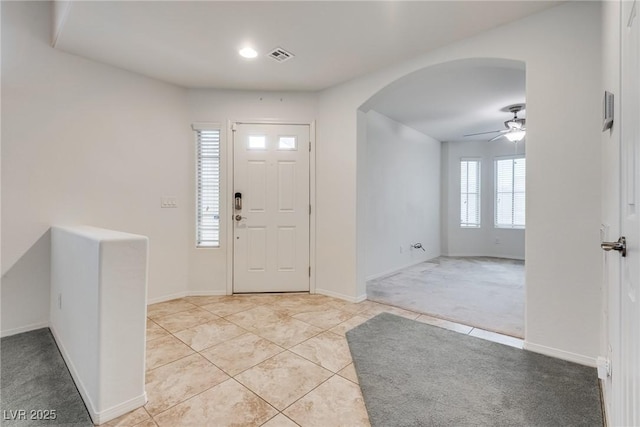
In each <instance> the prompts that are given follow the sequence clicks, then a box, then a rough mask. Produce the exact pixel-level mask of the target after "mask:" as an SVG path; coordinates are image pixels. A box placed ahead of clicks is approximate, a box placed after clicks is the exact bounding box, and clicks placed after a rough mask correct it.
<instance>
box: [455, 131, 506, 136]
mask: <svg viewBox="0 0 640 427" xmlns="http://www.w3.org/2000/svg"><path fill="white" fill-rule="evenodd" d="M496 132H504V131H502V130H490V131H489V132H478V133H470V134H468V135H462V136H463V137H467V136H476V135H486V134H488V133H496Z"/></svg>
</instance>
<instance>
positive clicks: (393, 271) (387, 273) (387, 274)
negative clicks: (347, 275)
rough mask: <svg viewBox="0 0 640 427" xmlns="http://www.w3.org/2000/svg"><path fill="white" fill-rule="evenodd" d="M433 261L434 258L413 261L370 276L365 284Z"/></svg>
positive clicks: (366, 278)
mask: <svg viewBox="0 0 640 427" xmlns="http://www.w3.org/2000/svg"><path fill="white" fill-rule="evenodd" d="M434 258H437V256H436V257H434ZM431 259H433V258H427V259H423V260H420V261H412V262H410V263H409V264H406V265H403V266H400V267H397V268H394V269H393V270H387V271H384V272H382V273H376V274H372V275H370V276H367V277H365V279H364V280H365V282H368V281H369V280H375V279H380V278H383V277H386V276H390V275H392V274H395V273H397V272H398V271H400V270H404V269H405V268H409V267H413V266H414V265H418V264H422V263H423V262H427V261H429V260H431Z"/></svg>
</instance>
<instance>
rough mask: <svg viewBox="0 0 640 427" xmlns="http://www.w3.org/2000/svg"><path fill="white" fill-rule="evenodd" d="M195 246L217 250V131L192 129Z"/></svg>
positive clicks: (218, 156)
mask: <svg viewBox="0 0 640 427" xmlns="http://www.w3.org/2000/svg"><path fill="white" fill-rule="evenodd" d="M194 129H195V132H196V145H197V165H196V174H197V176H196V187H197V193H196V205H197V206H196V246H197V247H199V248H211V247H218V246H220V129H199V128H195V127H194Z"/></svg>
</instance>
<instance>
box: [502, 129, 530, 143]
mask: <svg viewBox="0 0 640 427" xmlns="http://www.w3.org/2000/svg"><path fill="white" fill-rule="evenodd" d="M525 135H526V132H525V131H523V130H512V131H511V132H507V133H505V134H504V136H505V137H507V139H508V140H509V141H511V142H520V141H522V140H523V139H524V136H525Z"/></svg>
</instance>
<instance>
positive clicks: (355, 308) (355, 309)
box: [327, 298, 375, 314]
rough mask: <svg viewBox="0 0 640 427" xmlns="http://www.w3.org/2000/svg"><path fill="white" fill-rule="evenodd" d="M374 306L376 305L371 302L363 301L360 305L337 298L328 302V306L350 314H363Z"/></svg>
mask: <svg viewBox="0 0 640 427" xmlns="http://www.w3.org/2000/svg"><path fill="white" fill-rule="evenodd" d="M374 304H375V303H373V302H371V301H362V302H359V303H352V302H349V301H344V300H340V299H335V298H334V299H333V300H331V301H329V302H327V305H330V306H331V307H334V308H337V309H338V310H342V311H346V312H348V313H353V314H357V313H362V312H363V311H365V310H367V309H368V308H371V307H372V306H374Z"/></svg>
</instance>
